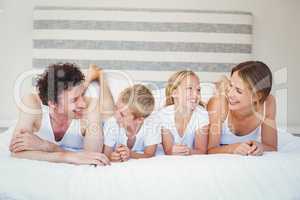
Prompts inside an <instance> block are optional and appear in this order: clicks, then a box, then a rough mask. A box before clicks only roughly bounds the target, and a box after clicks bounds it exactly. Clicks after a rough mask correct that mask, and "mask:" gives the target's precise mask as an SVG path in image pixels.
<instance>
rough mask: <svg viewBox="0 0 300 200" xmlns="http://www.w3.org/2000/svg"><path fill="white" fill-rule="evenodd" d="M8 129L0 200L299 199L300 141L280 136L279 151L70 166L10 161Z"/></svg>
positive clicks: (1, 149)
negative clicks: (251, 154)
mask: <svg viewBox="0 0 300 200" xmlns="http://www.w3.org/2000/svg"><path fill="white" fill-rule="evenodd" d="M11 131H12V128H10V129H9V130H8V131H6V132H5V133H3V134H0V199H22V200H23V199H24V200H25V199H26V200H27V199H38V200H40V199H43V200H44V199H45V200H46V199H49V200H50V199H59V200H61V199H64V200H67V199H70V200H76V199H78V200H81V199H89V200H90V199H105V200H107V199H113V200H115V199H131V200H135V199H138V200H140V199H151V200H154V199H189V200H194V199H200V198H202V199H230V200H231V199H300V190H299V189H300V138H297V137H294V136H292V135H290V134H288V133H280V134H279V152H267V153H265V154H264V156H262V157H251V156H248V157H242V156H238V155H225V154H224V155H202V156H188V157H179V156H158V157H154V158H151V159H141V160H130V161H129V162H126V163H113V164H112V166H109V167H92V166H74V165H69V164H56V163H48V162H41V161H31V160H22V159H14V158H11V157H9V151H8V149H7V146H8V142H9V140H10V135H11V134H10V133H11Z"/></svg>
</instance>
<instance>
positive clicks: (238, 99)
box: [227, 71, 255, 110]
mask: <svg viewBox="0 0 300 200" xmlns="http://www.w3.org/2000/svg"><path fill="white" fill-rule="evenodd" d="M254 98H255V97H254V95H253V92H252V91H251V89H250V88H249V86H248V84H247V83H245V82H244V81H243V80H242V79H241V78H240V76H239V75H238V71H236V72H234V73H233V74H232V76H231V78H230V85H229V88H228V92H227V100H228V102H229V104H228V108H229V110H241V109H246V108H251V107H252V106H253V105H254V104H253V101H254V100H255V99H254Z"/></svg>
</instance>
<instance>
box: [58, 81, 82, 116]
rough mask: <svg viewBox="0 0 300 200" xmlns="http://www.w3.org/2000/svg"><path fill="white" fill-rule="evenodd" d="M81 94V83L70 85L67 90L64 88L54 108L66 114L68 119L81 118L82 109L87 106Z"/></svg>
mask: <svg viewBox="0 0 300 200" xmlns="http://www.w3.org/2000/svg"><path fill="white" fill-rule="evenodd" d="M83 95H84V87H83V84H80V85H77V86H74V87H71V88H70V89H68V90H64V91H63V92H62V93H61V94H60V95H59V96H58V103H57V105H56V108H57V109H56V110H57V111H58V113H60V114H65V115H67V116H68V117H69V118H70V119H80V118H82V116H83V114H84V111H85V109H86V107H87V104H86V102H85V100H84V97H83Z"/></svg>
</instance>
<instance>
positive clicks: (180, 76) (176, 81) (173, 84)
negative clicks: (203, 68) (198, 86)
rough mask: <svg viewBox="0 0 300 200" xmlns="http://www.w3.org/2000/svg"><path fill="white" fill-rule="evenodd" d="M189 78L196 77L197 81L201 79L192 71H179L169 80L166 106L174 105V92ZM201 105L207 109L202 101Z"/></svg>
mask: <svg viewBox="0 0 300 200" xmlns="http://www.w3.org/2000/svg"><path fill="white" fill-rule="evenodd" d="M188 76H194V77H196V78H197V79H199V77H198V76H197V74H196V73H195V72H193V71H191V70H181V71H178V72H176V73H175V74H173V75H172V76H171V77H170V78H169V80H168V83H167V86H166V91H165V94H166V106H169V105H173V104H174V98H173V97H172V93H173V92H174V90H176V89H177V88H178V86H179V85H180V84H181V82H182V81H183V80H184V79H185V78H186V77H188ZM199 105H201V106H203V107H205V104H204V103H203V102H202V101H201V99H200V101H199Z"/></svg>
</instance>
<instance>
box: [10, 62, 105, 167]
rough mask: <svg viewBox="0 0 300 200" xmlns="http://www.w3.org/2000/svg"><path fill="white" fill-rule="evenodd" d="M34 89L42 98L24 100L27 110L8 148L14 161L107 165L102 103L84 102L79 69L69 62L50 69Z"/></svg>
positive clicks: (21, 114)
mask: <svg viewBox="0 0 300 200" xmlns="http://www.w3.org/2000/svg"><path fill="white" fill-rule="evenodd" d="M102 82H103V81H102ZM36 86H37V89H38V95H35V94H31V95H28V96H25V97H24V98H23V103H24V105H25V108H22V107H20V108H19V113H20V114H19V118H18V122H17V125H16V128H15V131H14V135H13V138H12V140H11V144H10V150H11V152H12V156H13V157H16V158H26V159H33V160H43V161H49V162H61V163H72V164H92V165H108V164H109V159H108V158H107V157H106V156H105V155H104V154H102V153H101V151H102V148H103V133H102V119H101V116H100V114H99V113H100V102H99V101H98V99H93V98H87V97H84V92H85V90H86V86H85V84H84V75H83V74H82V72H81V71H80V70H79V69H78V68H77V66H75V65H74V64H69V63H65V64H54V65H50V66H49V67H48V68H47V69H46V70H45V72H44V73H43V74H42V75H40V77H39V79H38V81H37V85H36ZM103 92H105V91H103ZM103 92H102V94H103ZM103 95H104V94H103ZM30 111H31V112H30Z"/></svg>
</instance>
